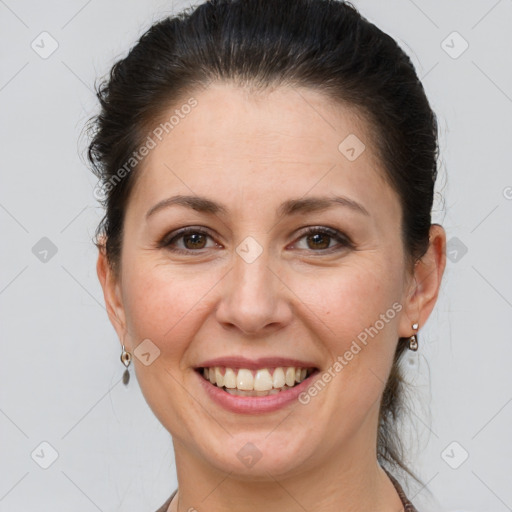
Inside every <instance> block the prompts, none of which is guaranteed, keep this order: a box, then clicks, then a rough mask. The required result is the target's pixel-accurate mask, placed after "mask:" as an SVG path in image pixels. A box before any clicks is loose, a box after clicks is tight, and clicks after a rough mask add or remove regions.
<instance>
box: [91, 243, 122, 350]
mask: <svg viewBox="0 0 512 512" xmlns="http://www.w3.org/2000/svg"><path fill="white" fill-rule="evenodd" d="M98 245H99V248H98V249H99V253H98V261H97V263H96V272H97V274H98V279H99V280H100V283H101V287H102V288H103V297H104V299H105V306H106V308H107V314H108V317H109V319H110V323H111V324H112V326H113V327H114V329H115V330H116V332H117V335H118V337H119V340H120V341H123V340H124V339H125V334H126V316H125V312H124V307H123V302H122V298H121V286H120V285H121V283H120V280H119V278H118V277H117V276H116V275H115V273H114V271H113V270H112V268H111V266H110V265H109V263H108V260H107V254H106V249H105V238H104V237H103V238H101V239H100V240H99V244H98Z"/></svg>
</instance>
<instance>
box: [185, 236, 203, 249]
mask: <svg viewBox="0 0 512 512" xmlns="http://www.w3.org/2000/svg"><path fill="white" fill-rule="evenodd" d="M182 238H183V245H184V246H185V248H186V249H204V246H205V244H206V236H205V235H204V234H203V233H192V234H190V235H184V236H183V237H182Z"/></svg>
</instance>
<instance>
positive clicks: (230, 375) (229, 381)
mask: <svg viewBox="0 0 512 512" xmlns="http://www.w3.org/2000/svg"><path fill="white" fill-rule="evenodd" d="M224 386H225V387H226V388H229V389H235V388H236V373H235V372H234V371H233V370H232V369H231V368H226V371H225V373H224Z"/></svg>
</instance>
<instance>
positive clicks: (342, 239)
mask: <svg viewBox="0 0 512 512" xmlns="http://www.w3.org/2000/svg"><path fill="white" fill-rule="evenodd" d="M190 234H199V235H205V236H208V237H210V238H213V236H212V234H211V233H210V232H209V231H208V230H205V229H204V228H196V227H193V226H189V227H186V228H183V229H180V230H179V231H177V232H175V233H172V235H173V236H172V237H171V238H169V236H165V237H164V238H163V239H162V240H161V241H160V242H159V243H158V247H159V248H165V249H168V250H170V251H172V252H174V253H178V254H190V253H193V252H200V251H204V250H206V249H208V248H203V249H197V250H195V249H178V248H176V247H172V244H173V243H175V242H176V241H177V240H179V239H181V238H183V237H184V236H186V235H190ZM316 234H324V235H327V236H328V237H330V238H333V239H335V240H336V241H337V242H338V243H339V244H340V245H341V246H342V247H344V248H349V249H353V248H354V244H353V243H352V241H351V240H350V238H349V237H348V236H346V235H344V234H343V233H341V232H340V231H338V230H336V229H333V228H329V227H327V226H310V227H308V228H306V229H304V230H303V231H302V232H301V233H300V236H299V238H298V240H301V239H302V238H305V237H307V236H311V235H316ZM337 250H340V249H339V248H336V247H334V248H333V247H329V248H327V249H320V250H314V249H311V251H312V252H314V253H321V254H326V253H331V252H335V251H337Z"/></svg>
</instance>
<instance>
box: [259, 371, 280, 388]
mask: <svg viewBox="0 0 512 512" xmlns="http://www.w3.org/2000/svg"><path fill="white" fill-rule="evenodd" d="M272 385H273V381H272V375H270V372H269V371H268V370H267V369H266V368H265V369H263V370H258V371H257V372H256V377H254V390H255V391H270V390H271V389H272ZM276 387H278V386H276ZM279 387H280V386H279Z"/></svg>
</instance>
